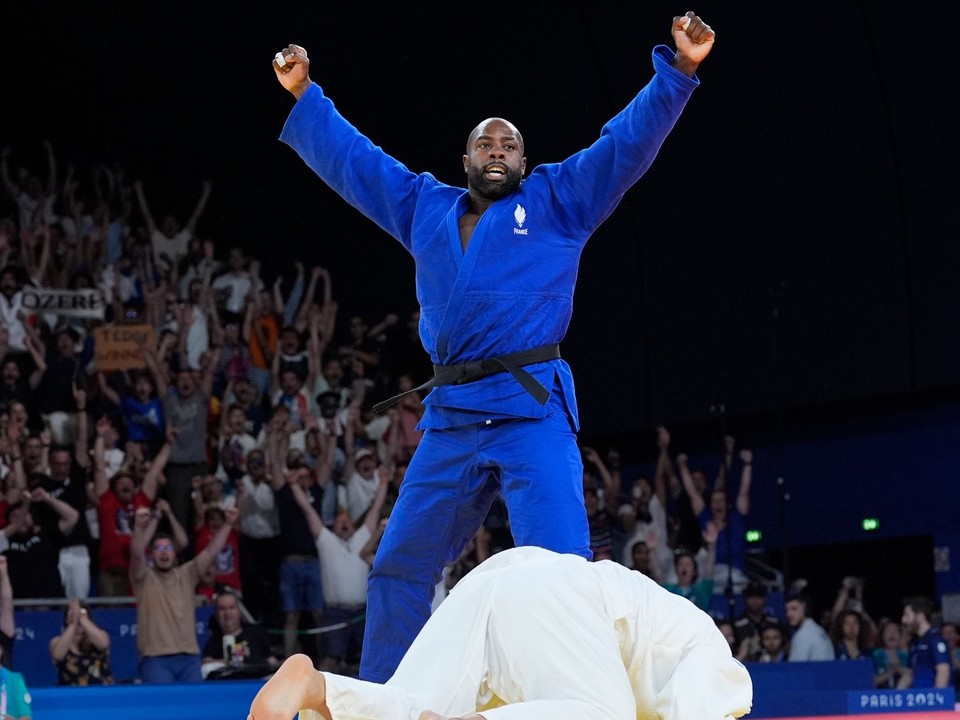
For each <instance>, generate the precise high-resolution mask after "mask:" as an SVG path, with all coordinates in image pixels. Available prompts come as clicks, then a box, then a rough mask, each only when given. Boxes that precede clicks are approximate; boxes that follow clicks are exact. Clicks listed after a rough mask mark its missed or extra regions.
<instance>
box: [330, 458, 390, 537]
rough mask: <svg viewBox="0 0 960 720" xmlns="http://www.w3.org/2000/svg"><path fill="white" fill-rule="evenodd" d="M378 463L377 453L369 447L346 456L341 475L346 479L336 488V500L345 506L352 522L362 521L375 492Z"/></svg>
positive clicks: (378, 484) (377, 482) (377, 484)
mask: <svg viewBox="0 0 960 720" xmlns="http://www.w3.org/2000/svg"><path fill="white" fill-rule="evenodd" d="M379 464H380V462H379V460H378V459H377V454H376V453H375V452H373V450H371V449H370V448H366V447H364V448H360V449H358V450H357V451H356V452H355V453H353V454H352V455H348V456H347V464H346V467H345V468H344V470H343V476H344V477H345V478H348V479H347V481H346V483H345V484H343V485H341V486H340V487H339V488H338V495H339V497H338V502H339V505H340V507H342V508H346V510H347V514H348V515H349V516H350V520H352V521H353V523H354V524H360V523H361V522H363V517H364V515H366V514H367V510H368V509H369V508H370V503H372V502H373V498H374V496H375V495H376V494H377V488H378V487H379V486H380V483H379V481H378V480H377V466H378V465H379Z"/></svg>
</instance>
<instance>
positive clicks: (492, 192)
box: [467, 167, 523, 200]
mask: <svg viewBox="0 0 960 720" xmlns="http://www.w3.org/2000/svg"><path fill="white" fill-rule="evenodd" d="M483 173H484V169H483V168H482V167H471V168H470V170H469V171H468V172H467V187H469V188H471V189H473V190H476V191H477V193H479V195H480V197H482V198H484V199H485V200H499V199H500V198H503V197H506V196H507V195H509V194H510V193H512V192H513V191H514V190H516V189H517V188H518V187H520V180H521V178H522V177H523V176H522V175H521V173H520V170H513V169H510V168H507V172H506V174H505V175H504V176H503V179H502V180H500V181H499V182H493V181H490V180H487V178H485V177H484V176H483Z"/></svg>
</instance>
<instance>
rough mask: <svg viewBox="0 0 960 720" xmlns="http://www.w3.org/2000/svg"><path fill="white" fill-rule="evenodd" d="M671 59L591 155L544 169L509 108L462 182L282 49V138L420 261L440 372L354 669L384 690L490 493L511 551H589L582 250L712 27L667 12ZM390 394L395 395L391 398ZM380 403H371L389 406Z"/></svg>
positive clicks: (478, 130)
mask: <svg viewBox="0 0 960 720" xmlns="http://www.w3.org/2000/svg"><path fill="white" fill-rule="evenodd" d="M672 34H673V39H674V43H675V45H676V51H673V50H670V49H668V48H667V47H665V46H658V47H656V48H655V49H654V51H653V65H654V70H655V74H654V76H653V78H652V79H651V81H650V82H649V84H648V85H647V86H646V87H645V88H644V89H643V90H641V91H640V93H639V94H638V95H637V96H636V97H635V98H634V99H633V100H632V101H631V102H630V103H629V104H628V105H627V107H626V108H625V109H624V110H622V111H621V112H620V113H619V114H618V115H617V116H616V117H614V118H613V119H612V120H610V121H609V122H608V123H607V124H606V125H605V126H604V128H603V129H602V131H601V134H600V137H599V139H598V140H596V141H595V142H594V143H593V144H592V145H590V146H589V147H588V148H586V149H584V150H581V151H580V152H578V153H576V154H574V155H573V156H571V157H569V158H567V159H566V160H564V161H563V162H560V163H553V164H544V165H540V166H538V167H536V168H535V169H534V170H533V171H532V172H531V173H530V174H529V177H528V178H527V179H525V180H524V179H523V178H524V175H526V172H527V161H526V157H525V155H524V140H523V137H522V135H521V134H520V131H519V130H518V129H517V128H516V127H515V126H514V125H513V124H512V123H510V122H508V121H506V120H504V119H502V118H489V119H487V120H484V121H483V122H481V123H480V124H479V125H477V126H476V127H475V128H474V129H473V131H472V132H471V133H470V135H469V138H468V140H467V146H466V152H465V154H464V155H463V169H464V173H465V174H466V181H467V188H466V189H463V188H458V187H452V186H450V185H446V184H444V183H441V182H440V181H438V180H437V179H436V178H435V177H433V175H431V174H429V173H420V174H416V173H413V172H411V171H410V170H408V169H407V168H406V167H404V165H402V164H401V163H400V162H399V161H397V160H396V159H394V158H393V157H391V156H389V155H387V154H386V153H385V152H383V151H382V150H381V149H380V148H379V147H377V146H375V145H374V144H373V143H372V142H371V141H370V140H369V139H367V138H366V137H365V136H364V135H362V134H361V133H360V132H359V131H358V130H357V129H356V128H355V127H354V126H353V125H351V124H350V123H349V122H348V121H347V120H346V119H344V118H343V116H342V115H340V114H339V113H338V112H337V110H336V108H335V107H334V105H333V102H332V101H331V100H330V99H329V98H328V97H326V96H325V95H324V93H323V90H322V89H321V88H320V86H319V85H317V84H316V83H314V82H313V81H312V80H311V79H310V75H309V68H310V61H309V59H308V56H307V52H306V50H305V49H304V48H303V47H301V46H299V45H290V46H289V47H287V48H285V49H283V50H282V51H281V52H279V53H277V55H276V57H275V58H274V61H273V68H274V71H275V73H276V75H277V78H278V80H279V81H280V83H281V85H282V86H283V87H284V88H286V89H287V90H288V91H290V92H291V93H292V94H293V95H294V97H296V98H297V102H296V105H295V106H294V108H293V110H292V111H291V113H290V115H289V117H288V118H287V121H286V124H285V126H284V128H283V132H282V134H281V136H280V139H281V140H282V141H283V142H285V143H287V144H288V145H290V146H291V147H292V148H293V149H294V150H296V151H297V153H298V154H299V155H300V156H301V157H302V158H303V160H304V161H305V162H306V163H307V164H308V165H309V166H310V167H311V168H312V169H313V170H314V171H315V172H316V173H317V174H318V175H319V176H320V178H321V179H323V181H324V182H325V183H326V184H327V185H329V186H330V187H331V188H332V189H333V190H335V191H336V192H337V193H338V194H340V195H341V196H342V197H343V198H344V199H345V200H346V201H347V202H349V203H350V204H351V205H353V206H354V207H356V208H357V209H358V210H360V211H361V212H362V213H363V214H364V215H366V216H367V217H368V218H370V219H371V220H373V221H374V222H375V223H376V224H377V225H379V226H380V227H381V228H382V229H383V230H385V231H386V232H387V233H389V234H390V235H392V236H393V237H394V238H396V239H397V240H399V241H400V242H401V243H402V244H403V246H404V247H405V248H406V249H407V250H408V251H409V252H410V253H411V254H412V255H413V258H414V260H415V264H416V290H417V299H418V301H419V303H420V308H421V317H420V337H421V340H422V342H423V346H424V348H425V349H426V351H427V352H428V353H429V355H430V357H431V359H432V361H433V363H434V373H435V374H434V377H433V378H431V379H430V380H429V381H428V382H427V383H425V384H424V385H422V386H420V387H419V388H417V390H420V391H423V390H430V393H429V394H428V395H427V396H426V398H425V399H424V404H425V406H426V410H425V413H424V415H423V419H422V421H421V422H420V425H419V428H420V429H421V430H423V431H424V435H423V439H422V441H421V443H420V446H419V447H418V449H417V452H416V454H415V455H414V457H413V459H412V461H411V463H410V466H409V468H408V469H407V474H406V476H405V478H404V481H403V492H401V493H400V498H399V500H398V501H397V504H396V507H395V508H394V510H393V513H392V514H391V517H390V522H389V524H388V526H387V529H386V532H385V534H384V537H383V540H382V543H381V545H380V549H379V551H378V552H377V556H376V559H375V561H374V565H373V570H372V572H371V575H370V580H369V584H368V603H367V626H366V632H365V639H364V647H363V652H362V655H361V669H360V674H361V677H362V678H364V679H365V680H372V681H376V682H385V681H386V680H387V679H389V678H390V676H391V675H392V674H393V671H394V670H395V669H396V667H397V665H398V664H399V662H400V659H401V658H402V657H403V654H404V652H405V651H406V649H407V648H408V647H409V645H410V643H411V642H412V641H413V639H414V637H416V635H417V633H418V632H419V630H420V628H421V627H422V626H423V624H424V623H425V622H426V621H427V618H428V617H429V615H430V601H431V598H432V594H433V588H434V586H435V585H436V583H437V581H438V580H439V578H440V576H441V572H442V568H443V566H444V565H445V564H447V563H449V562H452V561H453V560H454V559H456V558H457V556H458V555H459V553H460V551H461V550H462V548H463V547H464V546H465V545H466V543H467V542H468V541H469V540H470V538H472V537H473V535H474V534H475V533H476V531H477V529H478V528H479V527H480V524H481V523H482V522H483V520H484V517H485V515H486V513H487V510H488V509H489V507H490V505H491V503H492V502H493V500H494V498H495V497H496V495H497V493H498V492H499V493H501V494H502V496H503V498H504V501H505V503H506V505H507V509H508V512H509V516H510V525H511V531H512V533H513V536H514V540H515V542H516V544H517V545H535V546H540V547H544V548H547V549H549V550H553V551H555V552H560V553H572V554H576V555H582V556H584V557H587V558H589V557H590V546H589V533H588V529H587V520H586V513H585V510H584V505H583V487H582V481H583V464H582V461H581V457H580V451H579V449H578V447H577V441H576V432H577V431H578V430H579V421H578V415H577V403H576V398H575V395H574V385H573V377H572V374H571V372H570V367H569V366H568V365H567V363H566V362H564V361H563V360H562V359H561V358H560V352H559V343H560V341H561V340H562V339H563V336H564V334H565V333H566V331H567V327H568V325H569V322H570V317H571V314H572V310H573V292H574V285H575V282H576V277H577V268H578V264H579V259H580V253H581V251H582V250H583V247H584V245H585V244H586V242H587V240H588V238H589V237H590V235H591V234H592V233H593V231H594V230H595V229H596V228H597V227H598V226H599V225H600V224H601V223H602V222H603V221H604V220H605V219H606V218H607V217H608V216H609V215H610V214H611V213H612V212H613V210H614V209H615V208H616V206H617V204H618V203H619V202H620V199H621V198H622V197H623V195H624V193H625V192H626V191H627V190H628V189H629V188H630V187H631V186H632V185H633V184H634V183H635V182H636V181H637V180H638V179H639V178H640V176H641V175H643V173H644V172H645V171H646V170H647V168H649V167H650V165H651V163H652V162H653V159H654V157H655V156H656V153H657V151H658V150H659V148H660V145H661V144H662V143H663V141H664V139H665V138H666V136H667V134H668V133H669V132H670V130H671V129H672V128H673V125H674V123H675V122H676V120H677V118H678V117H679V115H680V113H681V111H682V110H683V108H684V106H685V104H686V102H687V100H688V99H689V97H690V95H691V93H692V92H693V90H694V88H695V87H696V86H697V85H698V84H699V81H698V80H697V78H696V76H695V72H696V69H697V67H698V65H699V64H700V62H701V61H702V60H703V59H704V58H705V57H706V56H707V54H708V53H709V52H710V49H711V48H712V46H713V42H714V37H715V35H714V32H713V30H712V29H711V28H710V26H709V25H707V24H705V23H704V22H703V21H702V20H701V19H700V18H699V17H697V16H696V15H695V14H694V13H692V12H689V13H687V14H686V15H685V16H683V17H676V18H674V20H673V25H672ZM396 399H397V398H394V400H396ZM388 404H389V401H388V403H384V404H382V405H381V407H379V408H376V409H378V410H381V411H382V410H383V409H385V406H386V405H388Z"/></svg>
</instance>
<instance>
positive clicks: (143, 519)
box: [130, 507, 157, 587]
mask: <svg viewBox="0 0 960 720" xmlns="http://www.w3.org/2000/svg"><path fill="white" fill-rule="evenodd" d="M156 531H157V517H156V515H154V513H153V511H152V510H151V509H150V508H145V507H144V508H137V511H136V513H135V514H134V516H133V535H132V536H131V537H130V584H131V585H133V586H134V587H136V586H138V585H140V583H142V582H143V579H144V578H145V577H146V576H147V557H146V553H147V543H148V542H149V541H150V538H151V537H153V534H154V533H155V532H156Z"/></svg>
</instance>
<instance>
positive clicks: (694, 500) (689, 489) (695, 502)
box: [677, 453, 706, 517]
mask: <svg viewBox="0 0 960 720" xmlns="http://www.w3.org/2000/svg"><path fill="white" fill-rule="evenodd" d="M677 468H679V470H680V479H681V480H682V481H683V489H684V491H685V492H686V493H687V497H689V498H690V509H692V510H693V516H694V517H700V513H702V512H703V508H705V507H706V503H705V502H704V501H703V495H701V494H700V493H699V492H697V488H696V487H695V486H694V484H693V477H692V476H691V475H690V468H689V467H688V466H687V456H686V454H685V453H680V454H679V455H677Z"/></svg>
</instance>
